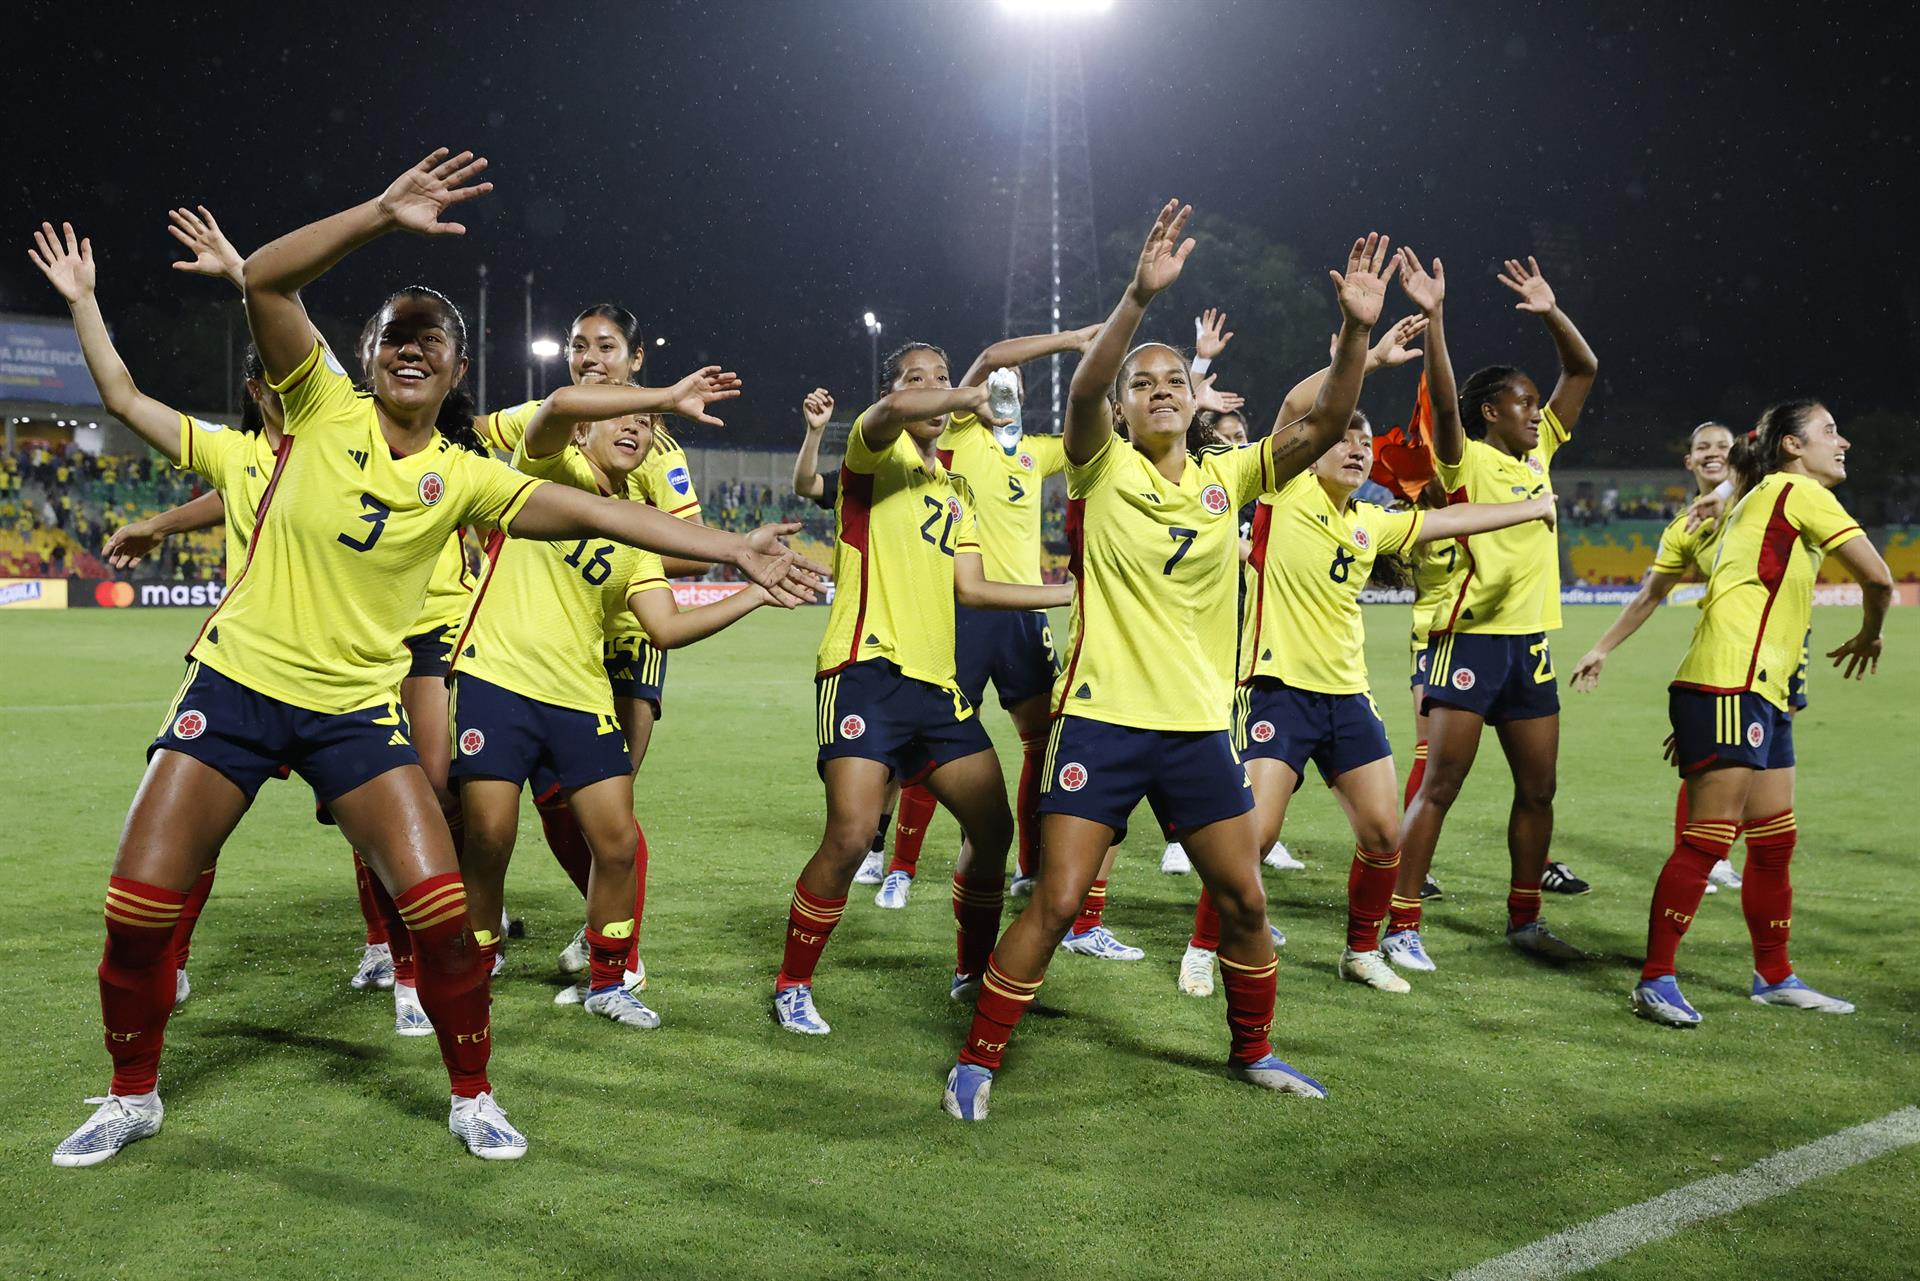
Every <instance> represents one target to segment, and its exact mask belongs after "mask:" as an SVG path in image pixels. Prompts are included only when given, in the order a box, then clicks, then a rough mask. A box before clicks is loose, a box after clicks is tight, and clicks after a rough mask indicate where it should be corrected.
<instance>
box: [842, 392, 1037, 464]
mask: <svg viewBox="0 0 1920 1281" xmlns="http://www.w3.org/2000/svg"><path fill="white" fill-rule="evenodd" d="M942 414H972V415H973V416H974V417H975V418H978V419H979V420H980V421H981V423H982V424H984V425H985V426H988V427H997V426H999V425H1000V424H1002V423H1005V422H1008V421H1010V420H1009V419H1005V418H996V417H994V415H993V411H992V410H991V409H989V408H988V407H987V389H986V387H985V385H984V384H983V385H980V386H974V387H905V388H902V389H901V390H899V391H890V392H888V393H887V394H886V395H884V396H882V397H881V398H880V399H878V400H876V401H874V402H873V404H871V405H869V406H867V411H866V412H865V413H864V414H861V415H860V436H861V439H863V440H865V441H866V443H867V448H868V449H871V450H873V451H874V452H875V453H879V452H880V451H881V450H883V449H885V448H887V447H888V446H889V445H891V444H893V442H894V439H895V438H896V437H897V436H899V435H900V433H901V432H902V431H904V430H906V426H907V424H908V423H918V422H925V421H926V420H927V419H929V418H938V417H939V416H940V415H942Z"/></svg>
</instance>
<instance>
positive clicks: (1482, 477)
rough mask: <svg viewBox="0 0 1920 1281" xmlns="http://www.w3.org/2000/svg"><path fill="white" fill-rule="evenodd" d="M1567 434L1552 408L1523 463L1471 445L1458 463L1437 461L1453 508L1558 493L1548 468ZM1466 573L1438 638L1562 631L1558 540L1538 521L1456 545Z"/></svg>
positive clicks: (1440, 621) (1437, 626)
mask: <svg viewBox="0 0 1920 1281" xmlns="http://www.w3.org/2000/svg"><path fill="white" fill-rule="evenodd" d="M1567 439H1568V433H1567V429H1566V428H1565V427H1564V426H1562V425H1561V423H1560V418H1559V416H1558V415H1557V414H1555V413H1554V412H1553V409H1552V408H1551V407H1547V408H1543V409H1542V410H1541V411H1540V443H1539V444H1538V445H1536V446H1534V448H1533V449H1532V450H1530V451H1528V453H1527V454H1526V455H1525V456H1524V457H1521V458H1515V457H1514V456H1513V455H1512V454H1509V453H1505V452H1503V451H1501V450H1498V449H1495V448H1494V447H1493V446H1492V445H1489V444H1488V443H1487V442H1486V441H1484V440H1469V441H1468V442H1467V447H1466V451H1465V452H1464V453H1463V454H1461V456H1460V461H1459V462H1457V463H1448V462H1444V461H1442V460H1441V459H1440V458H1438V457H1435V458H1434V460H1433V469H1434V474H1435V475H1437V476H1438V477H1439V478H1440V485H1441V487H1442V488H1443V489H1445V490H1446V491H1447V502H1448V503H1517V502H1524V501H1525V500H1527V499H1529V498H1538V497H1540V496H1541V495H1542V494H1547V493H1551V492H1552V491H1553V477H1552V473H1551V471H1550V466H1551V464H1552V462H1553V456H1554V454H1555V453H1557V452H1559V449H1560V446H1562V445H1564V444H1566V443H1567ZM1455 541H1456V542H1458V543H1459V544H1460V547H1461V549H1462V551H1463V553H1464V555H1465V557H1466V562H1467V563H1466V572H1465V573H1463V574H1462V575H1461V576H1460V580H1459V581H1458V582H1457V583H1456V584H1454V586H1453V589H1452V590H1451V591H1450V592H1449V593H1448V598H1447V602H1446V605H1445V606H1444V607H1443V612H1442V613H1441V614H1440V615H1439V616H1438V617H1436V618H1435V620H1434V623H1433V630H1434V631H1435V632H1478V633H1481V634H1483V635H1490V636H1526V635H1530V634H1532V633H1534V632H1551V631H1557V630H1559V627H1560V537H1559V535H1558V533H1557V532H1556V531H1554V530H1551V529H1548V528H1547V527H1546V525H1545V524H1543V523H1542V522H1540V521H1537V520H1530V521H1528V522H1527V523H1526V524H1524V525H1515V526H1512V527H1511V528H1508V529H1496V530H1494V531H1493V532H1492V533H1490V534H1475V535H1473V536H1472V537H1471V538H1459V539H1456V540H1455Z"/></svg>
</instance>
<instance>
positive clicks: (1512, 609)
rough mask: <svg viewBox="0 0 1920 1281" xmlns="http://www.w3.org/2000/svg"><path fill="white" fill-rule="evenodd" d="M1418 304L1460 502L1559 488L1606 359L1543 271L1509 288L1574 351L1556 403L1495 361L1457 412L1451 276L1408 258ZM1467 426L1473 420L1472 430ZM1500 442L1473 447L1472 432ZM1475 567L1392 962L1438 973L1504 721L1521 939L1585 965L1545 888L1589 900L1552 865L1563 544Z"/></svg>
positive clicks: (1405, 863) (1456, 624) (1401, 898)
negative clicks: (1435, 889) (1453, 861)
mask: <svg viewBox="0 0 1920 1281" xmlns="http://www.w3.org/2000/svg"><path fill="white" fill-rule="evenodd" d="M1400 261H1401V262H1402V264H1403V265H1404V266H1405V268H1406V272H1405V275H1404V276H1403V277H1402V278H1403V280H1404V281H1405V284H1406V290H1407V296H1408V297H1410V298H1412V299H1413V300H1414V301H1415V302H1416V303H1417V304H1419V306H1420V308H1421V310H1422V311H1424V312H1425V313H1426V316H1427V338H1426V341H1427V376H1428V384H1429V387H1430V388H1431V391H1432V400H1433V410H1434V441H1433V450H1434V470H1435V473H1436V476H1437V478H1438V480H1439V482H1440V485H1441V487H1442V488H1443V489H1445V490H1446V493H1447V500H1448V501H1449V502H1453V503H1461V502H1514V501H1518V500H1523V499H1528V498H1537V497H1539V496H1541V495H1543V494H1547V493H1550V492H1551V489H1552V482H1551V479H1550V476H1549V471H1548V468H1549V466H1550V464H1551V463H1552V461H1553V455H1554V453H1555V451H1557V450H1558V449H1559V448H1560V446H1561V445H1563V444H1565V443H1566V442H1567V440H1568V438H1569V437H1570V435H1571V434H1572V431H1573V427H1574V424H1575V423H1577V422H1578V421H1579V418H1580V410H1581V407H1582V406H1584V405H1585V404H1586V401H1587V393H1588V392H1590V391H1591V390H1592V389H1593V380H1594V376H1595V374H1596V373H1597V372H1598V370H1599V367H1600V366H1599V362H1598V361H1597V360H1595V358H1594V355H1593V350H1592V348H1590V347H1588V346H1587V343H1586V340H1585V339H1584V338H1582V337H1581V336H1580V331H1579V330H1577V329H1575V328H1574V327H1573V322H1572V321H1571V320H1569V319H1568V318H1567V314H1566V313H1565V312H1563V311H1561V310H1560V308H1559V306H1558V305H1557V304H1556V303H1555V302H1554V296H1553V290H1552V288H1550V287H1549V286H1548V284H1547V281H1546V278H1545V277H1543V276H1542V275H1541V274H1540V269H1539V266H1538V264H1535V263H1533V260H1532V259H1528V260H1527V261H1528V264H1529V265H1528V266H1522V265H1521V264H1520V263H1518V262H1516V261H1513V260H1512V259H1509V260H1508V261H1507V264H1506V271H1505V272H1503V273H1501V275H1500V283H1501V284H1503V285H1505V286H1506V287H1507V288H1508V289H1511V290H1513V292H1514V293H1516V294H1518V295H1519V298H1520V301H1519V302H1518V303H1516V304H1515V307H1516V308H1517V309H1518V310H1520V311H1524V312H1529V313H1531V314H1533V315H1537V316H1539V317H1541V319H1542V320H1543V321H1544V322H1545V324H1546V327H1547V332H1548V333H1549V334H1551V335H1552V336H1553V341H1554V346H1555V347H1556V348H1557V349H1558V351H1559V353H1560V381H1559V383H1558V384H1557V385H1556V386H1555V387H1554V389H1553V395H1552V396H1551V397H1550V398H1549V399H1548V400H1547V402H1546V403H1545V404H1542V403H1541V402H1540V392H1539V389H1538V388H1537V387H1535V386H1534V383H1533V380H1532V379H1530V378H1528V377H1527V376H1526V375H1525V374H1524V373H1522V372H1521V371H1519V370H1518V369H1514V368H1512V367H1510V366H1507V365H1495V366H1492V367H1490V368H1487V369H1482V370H1480V371H1479V372H1477V373H1475V374H1474V375H1473V376H1472V377H1471V378H1469V379H1467V382H1466V385H1465V387H1463V388H1462V389H1461V390H1460V394H1459V397H1458V399H1457V401H1456V398H1455V396H1454V381H1453V365H1452V362H1451V361H1450V359H1449V358H1448V356H1447V340H1446V334H1445V326H1444V324H1443V323H1442V319H1441V305H1442V302H1443V300H1444V298H1445V296H1446V278H1445V275H1444V273H1443V272H1442V271H1441V269H1440V267H1439V265H1438V259H1436V260H1435V267H1434V270H1433V272H1432V273H1431V274H1429V273H1428V272H1426V271H1425V270H1423V269H1422V268H1421V266H1420V264H1419V262H1418V261H1417V260H1416V259H1415V258H1414V257H1413V256H1412V255H1411V254H1409V253H1407V252H1406V250H1404V249H1402V251H1401V254H1400ZM1463 416H1464V418H1465V422H1464V423H1463V421H1462V418H1463ZM1469 424H1470V425H1471V426H1472V427H1473V430H1474V431H1475V432H1477V433H1480V434H1482V435H1484V436H1485V439H1484V440H1481V439H1469V438H1468V437H1467V434H1466V426H1467V425H1469ZM1460 546H1461V548H1462V554H1463V555H1464V556H1465V558H1466V569H1465V571H1464V572H1463V573H1462V574H1461V578H1460V582H1459V585H1458V586H1457V587H1456V588H1455V589H1454V591H1453V592H1452V594H1451V597H1450V598H1449V600H1448V602H1447V604H1446V606H1445V607H1444V616H1443V617H1439V618H1436V619H1435V621H1434V623H1433V632H1432V636H1431V638H1430V641H1429V644H1428V650H1429V653H1430V670H1429V672H1428V673H1427V682H1426V699H1425V703H1424V707H1425V710H1426V712H1427V715H1428V717H1429V719H1430V724H1431V728H1430V730H1429V734H1428V739H1427V769H1426V775H1425V777H1423V778H1422V779H1421V782H1420V791H1419V792H1418V794H1416V795H1415V796H1414V798H1413V803H1412V804H1411V805H1410V806H1409V807H1408V809H1407V814H1406V818H1405V822H1404V829H1405V830H1404V833H1403V835H1402V838H1401V858H1400V883H1399V885H1398V887H1397V888H1396V891H1395V894H1394V896H1393V903H1392V910H1391V913H1390V919H1389V922H1388V933H1387V937H1386V938H1385V939H1384V940H1383V941H1382V948H1383V950H1384V951H1385V953H1386V956H1387V959H1388V960H1389V961H1391V962H1393V964H1394V965H1396V966H1399V967H1401V968H1403V969H1415V970H1431V969H1433V968H1434V964H1433V961H1432V959H1431V958H1430V957H1429V956H1428V955H1427V952H1426V947H1425V944H1424V942H1423V940H1422V939H1421V936H1420V911H1421V909H1420V899H1419V894H1420V890H1421V886H1422V884H1423V883H1424V882H1425V880H1426V876H1427V870H1428V868H1430V867H1431V866H1432V864H1433V851H1434V846H1435V845H1436V844H1438V842H1439V839H1440V827H1441V825H1442V824H1443V823H1444V822H1445V821H1446V816H1447V811H1448V809H1449V808H1450V807H1451V806H1452V805H1453V802H1454V799H1455V798H1456V797H1458V796H1459V794H1460V786H1461V784H1462V783H1464V782H1465V781H1466V777H1467V772H1468V770H1470V769H1471V768H1472V767H1473V758H1474V755H1475V753H1476V752H1478V751H1479V747H1480V732H1481V730H1482V729H1483V728H1485V727H1486V726H1487V725H1492V726H1493V727H1494V730H1495V732H1496V733H1497V734H1498V735H1499V738H1500V748H1501V751H1502V752H1504V753H1505V754H1506V758H1507V767H1508V769H1509V770H1511V771H1512V774H1513V813H1512V816H1511V817H1510V818H1509V820H1508V823H1507V851H1508V858H1509V862H1510V864H1511V868H1512V877H1511V881H1510V883H1509V886H1508V890H1507V941H1508V942H1509V943H1510V944H1512V945H1513V946H1514V947H1515V948H1518V949H1519V950H1520V951H1522V952H1526V953H1528V954H1529V955H1532V956H1538V957H1541V958H1543V959H1546V960H1552V961H1572V960H1578V959H1580V958H1581V957H1582V956H1583V955H1584V954H1583V953H1582V952H1581V951H1580V950H1579V949H1578V948H1575V947H1573V946H1572V945H1570V944H1568V943H1564V942H1562V941H1561V940H1560V939H1559V938H1557V937H1555V936H1554V934H1553V933H1552V932H1551V931H1550V930H1548V929H1547V927H1546V924H1545V922H1543V921H1542V920H1541V919H1540V890H1541V885H1542V881H1543V878H1544V877H1547V876H1548V875H1549V874H1551V879H1552V880H1553V882H1554V885H1555V888H1556V889H1558V890H1560V891H1561V892H1565V893H1585V891H1586V882H1584V881H1581V880H1580V879H1579V878H1578V877H1575V876H1573V874H1572V873H1571V872H1569V871H1568V870H1567V869H1566V867H1565V865H1564V864H1553V865H1550V864H1549V863H1548V861H1547V854H1548V852H1549V849H1550V847H1551V845H1552V842H1553V791H1554V774H1555V767H1556V763H1557V760H1558V757H1559V753H1560V696H1559V692H1558V689H1557V686H1556V685H1555V682H1554V676H1553V657H1552V654H1551V652H1550V651H1549V649H1548V645H1547V633H1548V632H1551V631H1555V630H1558V628H1559V626H1560V557H1559V551H1558V543H1557V537H1556V535H1555V533H1554V531H1553V530H1551V529H1549V528H1547V527H1546V526H1544V525H1539V524H1534V523H1528V524H1524V525H1519V526H1515V527H1513V528H1510V529H1507V530H1504V531H1499V532H1495V533H1492V534H1483V535H1480V536H1479V537H1477V538H1474V539H1470V540H1469V539H1462V540H1460Z"/></svg>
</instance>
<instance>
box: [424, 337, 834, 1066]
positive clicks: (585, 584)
mask: <svg viewBox="0 0 1920 1281" xmlns="http://www.w3.org/2000/svg"><path fill="white" fill-rule="evenodd" d="M737 395H739V379H738V378H736V377H735V376H734V375H732V374H726V373H722V372H720V370H719V368H718V367H717V366H713V367H709V368H706V369H702V370H699V371H697V372H695V373H693V374H689V375H688V376H687V377H686V378H684V379H682V380H681V381H680V382H678V383H676V384H675V385H674V386H672V387H667V388H658V389H656V388H644V387H634V386H630V385H627V384H614V383H602V384H598V385H589V384H584V383H583V384H579V385H575V386H571V387H562V388H561V389H560V390H558V391H556V392H555V393H553V395H551V396H549V397H548V398H547V399H546V400H544V401H542V402H541V404H540V408H539V409H538V410H537V411H536V412H535V413H534V415H533V417H532V420H531V421H530V422H529V423H528V426H527V430H526V435H525V437H524V438H523V439H522V440H521V441H520V442H519V444H518V445H517V446H516V448H515V449H514V454H513V465H514V467H515V468H516V469H518V470H519V471H521V472H524V473H525V474H527V475H529V476H538V477H541V478H543V479H547V480H552V481H556V482H558V483H560V484H563V485H567V486H570V487H572V488H574V489H580V490H586V491H588V492H592V493H599V494H604V495H609V496H625V495H626V493H627V490H628V486H629V483H630V480H631V478H632V476H633V474H634V473H635V472H636V471H637V470H638V469H639V468H640V467H641V466H642V465H643V462H644V460H645V459H646V457H647V455H648V452H649V450H650V449H651V447H652V444H653V441H652V439H651V435H652V420H651V418H650V417H649V415H651V414H653V413H656V412H660V411H672V412H674V413H678V414H681V415H683V416H686V417H689V418H692V419H695V420H696V421H700V422H709V423H715V424H718V422H719V420H718V419H716V418H713V417H710V416H709V415H708V414H707V412H706V410H707V406H708V405H710V404H711V403H713V402H714V401H716V400H721V399H726V398H729V397H732V396H737ZM791 528H798V526H793V527H791ZM487 556H488V561H489V566H488V570H487V576H486V579H485V580H484V581H483V582H482V583H481V586H480V589H479V591H478V592H476V593H475V595H474V601H473V607H472V610H471V612H470V613H469V614H468V617H467V620H466V623H465V625H464V626H463V627H462V629H461V632H460V638H459V640H458V642H457V643H456V645H455V651H456V653H457V655H458V657H457V658H456V659H455V678H454V724H453V741H454V742H455V743H457V744H458V747H459V757H458V759H457V760H456V761H455V762H454V766H453V777H454V779H455V781H456V782H457V783H458V785H459V788H460V803H461V808H462V810H463V811H464V813H465V816H466V829H467V837H466V844H465V848H464V849H463V850H462V851H461V860H460V861H461V870H462V872H463V874H464V875H465V877H466V879H467V884H468V887H469V892H468V904H469V907H470V910H471V915H472V919H473V920H474V921H475V922H476V929H475V935H476V937H478V938H480V941H481V946H482V948H483V949H485V948H489V947H491V946H493V945H494V944H495V941H494V940H493V939H492V937H491V932H492V927H493V925H494V924H495V923H496V922H497V921H499V919H500V903H501V896H502V893H503V890H504V887H505V882H506V874H507V863H508V861H509V859H510V858H511V857H512V854H513V845H514V837H515V835H516V833H517V832H518V829H519V825H520V789H521V787H522V785H523V784H526V783H528V782H532V783H533V785H534V793H535V796H536V798H537V799H538V800H539V801H540V802H541V803H543V804H548V805H551V804H553V803H554V802H556V801H557V802H559V803H561V804H564V805H566V806H567V807H568V808H569V809H570V810H571V811H572V813H573V815H574V817H575V820H576V822H577V824H578V826H579V828H580V830H581V831H582V832H583V833H584V836H585V839H586V842H587V845H588V848H589V850H590V851H591V854H592V859H593V862H592V867H591V870H590V873H589V876H588V881H587V885H586V888H585V897H586V908H587V924H586V927H585V930H584V936H585V940H586V945H587V950H588V958H589V966H590V969H589V977H588V980H587V991H586V993H585V995H584V998H583V1003H584V1005H585V1007H586V1010H587V1012H588V1013H590V1014H597V1015H600V1016H601V1017H603V1018H608V1019H611V1020H613V1021H614V1022H616V1023H621V1024H624V1025H626V1026H629V1027H637V1028H654V1027H658V1026H659V1025H660V1018H659V1016H658V1015H657V1014H655V1013H654V1012H653V1011H652V1010H650V1009H648V1008H647V1007H646V1005H645V1004H643V1003H642V1002H641V1001H640V999H639V998H638V997H636V996H634V995H633V994H632V993H631V992H630V991H628V989H627V984H626V983H625V982H624V980H623V974H624V971H625V970H626V969H627V968H628V961H629V958H630V957H631V956H632V955H633V954H634V952H635V950H636V947H637V939H638V934H639V924H640V920H641V912H642V911H643V904H644V902H645V899H644V895H645V893H646V885H645V880H644V868H643V865H642V864H641V863H640V860H639V844H640V841H639V832H640V825H639V823H638V822H637V821H635V819H634V815H633V764H632V761H631V758H630V757H629V755H628V751H627V744H626V742H625V741H624V740H623V739H622V737H621V735H620V731H619V723H618V721H617V720H616V719H615V717H614V710H613V692H612V689H611V688H610V687H609V685H608V683H607V676H606V671H605V669H604V666H603V662H602V656H601V638H602V632H603V629H604V626H605V624H606V622H607V620H608V619H610V618H611V617H612V616H614V615H616V614H619V613H621V612H623V611H625V610H627V609H628V608H632V609H633V610H634V611H636V612H638V613H639V614H640V615H641V621H642V622H643V623H645V624H648V630H647V634H648V635H649V636H651V637H652V638H653V642H654V643H655V644H658V645H660V646H661V647H663V648H674V647H677V646H680V645H687V644H691V643H692V642H694V641H696V640H699V639H701V638H703V637H705V636H710V635H712V634H713V633H714V632H716V631H719V630H720V629H721V628H723V627H726V626H727V625H729V624H730V623H733V622H734V621H736V620H738V619H740V618H744V617H745V616H746V615H747V614H748V613H749V612H751V611H752V610H753V609H755V608H757V607H758V606H760V605H762V604H765V603H767V602H768V601H769V600H771V597H770V596H769V595H768V594H767V592H766V591H765V590H764V589H762V588H760V587H758V586H753V587H750V588H749V589H747V590H745V591H741V592H736V593H734V594H733V595H731V596H729V597H727V598H726V599H724V600H722V601H719V602H717V603H715V604H712V605H708V606H706V607H704V608H701V609H693V610H688V611H687V612H686V613H684V614H682V613H680V612H679V611H678V610H677V609H676V608H675V607H674V603H673V591H672V589H671V588H670V587H669V586H668V585H667V580H666V575H665V572H664V571H663V569H662V567H661V564H660V558H659V557H658V556H655V555H653V554H652V553H650V552H641V551H635V550H632V549H630V548H626V547H623V546H621V545H620V544H618V543H615V542H602V541H600V540H598V539H582V540H580V541H579V542H577V543H575V544H573V545H572V546H571V547H568V546H566V545H565V544H562V543H540V542H523V541H520V540H509V539H506V538H503V537H501V536H500V535H498V534H496V535H495V536H494V537H493V538H492V539H491V540H489V542H488V546H487Z"/></svg>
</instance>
